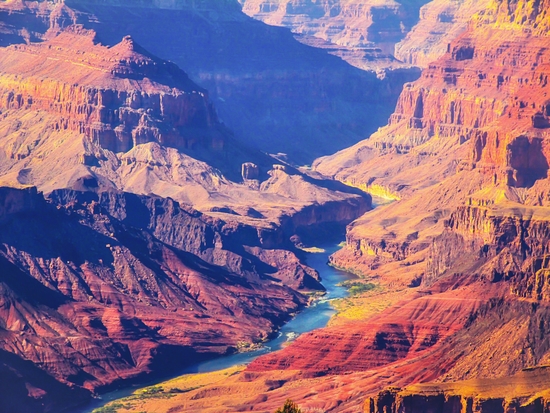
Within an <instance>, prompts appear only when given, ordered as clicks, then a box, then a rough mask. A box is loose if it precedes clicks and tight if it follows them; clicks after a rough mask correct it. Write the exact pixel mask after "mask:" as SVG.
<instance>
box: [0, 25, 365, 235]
mask: <svg viewBox="0 0 550 413" xmlns="http://www.w3.org/2000/svg"><path fill="white" fill-rule="evenodd" d="M95 36H96V34H95V33H94V32H91V31H87V30H83V29H81V28H78V27H76V26H75V27H74V28H71V29H69V30H67V31H65V32H62V33H61V34H60V35H59V36H56V37H54V38H53V39H51V40H48V41H45V42H42V43H33V44H30V45H14V46H10V47H8V48H6V49H5V50H4V52H3V53H2V56H1V57H0V78H1V80H2V85H1V86H0V95H1V96H2V99H1V102H2V103H1V104H0V108H1V109H2V110H3V114H2V116H3V122H2V127H1V128H0V138H1V139H0V148H1V149H2V154H1V155H0V156H2V164H1V166H0V175H1V181H2V182H3V183H4V184H5V185H9V186H25V185H35V186H37V187H38V188H39V189H40V190H42V191H45V192H51V191H53V190H55V189H59V188H75V189H88V190H96V189H97V188H117V189H119V190H125V191H130V192H134V193H140V194H149V193H155V194H158V195H161V196H165V197H166V196H170V197H172V198H174V199H175V200H177V201H181V202H185V203H187V204H191V205H193V206H194V207H196V208H199V209H201V210H203V211H210V212H212V213H213V214H217V215H225V216H228V215H229V218H231V219H232V220H236V221H240V222H245V223H248V224H250V225H253V226H260V227H264V228H269V227H271V226H273V225H284V222H285V220H286V218H285V217H288V216H294V215H297V214H298V215H299V214H300V213H301V212H302V211H303V212H305V213H307V212H306V211H304V209H305V208H307V207H310V206H312V205H313V204H315V205H319V206H320V208H321V209H324V211H325V213H324V215H325V216H326V220H328V221H336V222H343V221H345V220H349V219H352V218H354V215H355V216H356V214H357V213H358V212H359V213H360V212H361V211H364V210H365V208H368V199H366V198H364V197H362V196H360V195H357V194H353V193H352V192H353V191H350V190H349V189H347V188H345V187H344V186H343V185H341V186H339V187H338V186H337V185H336V186H335V185H334V184H331V185H332V187H331V188H327V187H326V186H327V183H324V182H322V181H316V180H315V179H312V178H309V177H307V176H304V175H302V174H301V173H299V172H298V171H296V170H294V169H293V168H290V167H289V168H287V167H285V166H283V165H277V166H275V167H274V166H273V163H274V162H276V160H275V159H273V158H270V157H268V156H266V155H264V154H262V153H259V152H257V151H254V150H249V149H247V148H246V147H243V146H242V145H241V144H239V143H237V142H236V141H235V140H234V138H233V137H232V135H231V133H230V132H229V131H228V130H227V129H226V128H225V127H224V126H223V125H222V124H221V123H220V122H219V121H218V120H217V117H216V114H215V111H214V109H213V108H212V105H211V103H210V101H209V100H208V96H207V94H206V92H205V91H204V90H203V89H201V88H199V87H198V86H197V85H195V84H194V83H193V82H191V81H190V80H189V79H188V77H187V75H186V74H185V73H184V72H182V71H181V70H180V69H178V68H177V67H176V66H175V65H174V64H172V63H168V62H166V61H163V60H160V59H158V58H155V57H154V56H152V55H149V54H148V53H147V52H146V51H145V50H143V49H142V48H141V47H140V46H139V45H137V44H136V43H135V42H134V41H133V40H132V39H131V38H130V37H125V38H124V39H123V40H122V42H120V43H119V44H117V45H116V46H114V47H111V48H107V47H105V46H101V45H99V44H97V43H96V37H95ZM46 158H47V160H48V162H44V160H45V159H46ZM243 165H245V166H248V168H249V170H245V168H244V167H243ZM272 168H275V169H273V170H271V169H272ZM241 174H243V175H244V176H242V175H241ZM341 201H344V202H343V203H341ZM339 204H342V208H340V207H339ZM355 208H357V210H358V211H357V212H356V211H354V209H355ZM314 223H315V222H309V224H314ZM296 226H297V225H296ZM291 229H292V228H291ZM291 235H293V233H290V234H288V236H289V237H290V236H291Z"/></svg>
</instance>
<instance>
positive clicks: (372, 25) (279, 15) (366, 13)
mask: <svg viewBox="0 0 550 413" xmlns="http://www.w3.org/2000/svg"><path fill="white" fill-rule="evenodd" d="M240 3H241V4H242V5H243V11H244V12H245V13H246V14H248V15H249V16H251V17H254V18H255V19H258V20H261V21H263V22H265V23H267V24H271V25H276V26H283V27H288V28H290V29H291V30H292V31H293V32H294V33H298V34H300V35H301V36H299V37H298V39H299V40H300V41H302V42H305V43H309V44H312V45H314V46H320V47H325V48H326V49H328V50H330V51H331V53H332V54H335V55H336V56H339V57H341V58H342V59H344V60H346V61H347V62H349V63H350V64H352V65H354V66H357V67H359V68H363V69H366V70H381V71H384V70H385V69H388V68H390V67H400V66H401V65H400V62H398V61H397V60H396V59H395V58H394V57H393V54H394V46H395V44H396V43H398V42H399V41H400V40H401V39H402V38H403V37H404V36H405V34H406V33H407V32H408V31H409V30H411V28H412V27H413V26H414V25H415V24H416V22H417V20H418V9H419V8H420V6H422V5H423V4H424V3H426V2H425V1H422V0H421V1H413V2H396V1H367V2H360V1H356V0H324V1H319V2H311V1H307V0H303V1H289V0H278V1H262V0H240ZM312 38H314V39H322V40H324V41H326V42H327V44H326V45H322V44H320V42H317V43H315V42H314V41H313V40H312Z"/></svg>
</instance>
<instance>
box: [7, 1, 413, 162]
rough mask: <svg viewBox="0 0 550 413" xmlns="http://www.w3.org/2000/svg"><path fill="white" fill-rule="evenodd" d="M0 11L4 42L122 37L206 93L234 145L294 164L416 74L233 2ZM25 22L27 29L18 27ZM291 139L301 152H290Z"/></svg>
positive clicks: (369, 121)
mask: <svg viewBox="0 0 550 413" xmlns="http://www.w3.org/2000/svg"><path fill="white" fill-rule="evenodd" d="M0 13H2V16H4V18H3V19H2V21H3V26H2V27H3V29H2V30H3V31H2V33H5V37H2V38H1V39H2V40H4V43H5V44H9V43H10V42H18V43H23V42H24V41H25V39H26V38H28V37H29V36H30V40H33V39H34V40H37V39H44V38H45V37H51V36H53V35H54V34H56V33H58V32H59V31H60V30H61V29H64V28H66V27H68V26H70V25H72V24H75V23H77V24H82V25H83V26H84V27H85V28H87V29H93V30H95V31H96V32H97V33H98V40H99V41H100V42H101V43H102V44H106V45H109V46H112V45H115V44H117V43H119V42H120V39H122V38H123V37H124V36H127V35H131V36H132V37H133V38H134V39H135V40H136V41H137V42H138V43H139V44H141V45H142V46H144V47H145V48H146V49H147V50H149V51H151V52H152V53H154V54H155V55H158V56H161V57H162V58H164V59H170V60H171V61H174V62H175V63H176V64H178V65H179V66H180V67H181V68H182V69H183V70H185V71H186V72H187V73H189V75H190V76H191V77H192V78H193V79H194V80H195V81H197V82H198V83H200V84H201V86H203V87H205V88H206V89H208V90H209V92H210V97H211V99H212V100H213V101H214V102H215V104H216V107H217V109H218V111H219V115H220V118H221V119H222V120H223V122H224V123H225V124H226V125H227V126H228V127H230V128H231V129H232V130H233V131H234V132H235V133H236V136H237V137H238V138H239V139H240V140H241V141H242V142H245V143H247V144H249V145H255V146H256V147H258V148H260V149H262V150H264V151H267V152H269V153H279V152H282V153H286V154H288V156H289V159H290V160H291V161H293V162H296V163H310V162H311V161H312V160H313V159H315V157H317V156H320V155H324V154H328V153H332V152H334V151H336V150H339V149H341V148H343V147H345V146H347V145H350V144H353V143H355V142H357V141H358V140H360V139H362V138H364V137H365V136H366V135H368V134H369V133H371V132H373V131H375V130H376V128H377V127H378V126H380V125H381V124H383V123H384V122H385V120H386V119H387V117H388V115H389V114H390V113H391V110H392V107H393V106H394V104H395V101H396V99H397V96H398V94H399V93H400V91H401V87H402V85H403V83H405V82H407V81H411V80H414V79H416V78H417V77H418V71H410V70H390V71H388V72H387V73H386V74H385V78H384V79H379V78H378V77H377V75H376V73H374V72H371V73H367V72H365V71H362V70H359V69H356V68H353V67H350V66H349V65H348V64H347V63H345V62H342V61H341V60H340V59H339V58H337V57H334V56H330V55H329V54H328V53H327V52H326V51H324V50H318V49H315V48H312V47H308V46H305V45H302V44H301V43H299V42H298V41H296V40H295V39H294V37H293V35H292V33H289V32H288V30H286V29H282V28H277V27H270V26H267V25H265V24H263V23H260V22H257V21H254V20H253V19H251V18H249V17H247V16H246V15H244V14H243V13H242V12H241V11H240V10H239V6H238V3H237V1H235V2H233V3H230V2H223V3H222V2H220V3H219V4H213V3H197V2H195V3H192V4H191V3H185V4H184V3H172V4H171V5H168V4H161V3H158V2H153V1H143V2H139V3H138V2H129V1H112V2H109V1H106V2H101V1H85V2H81V1H78V2H77V1H70V0H67V1H64V2H58V3H49V2H45V1H39V2H29V1H23V2H18V3H17V4H12V3H11V2H10V3H9V4H6V5H2V6H1V7H0ZM28 20H32V22H33V24H32V25H31V24H29V27H28V28H27V27H26V24H27V21H28ZM144 26H146V27H147V33H145V32H144V31H143V30H141V28H142V27H144ZM25 30H26V31H25ZM25 33H26V34H25ZM188 39H192V41H188ZM365 113H369V114H370V115H369V116H365ZM336 135H338V137H339V138H338V139H334V136H336ZM296 140H300V142H302V145H299V146H298V145H293V143H294V142H296Z"/></svg>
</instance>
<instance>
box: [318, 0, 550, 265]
mask: <svg viewBox="0 0 550 413" xmlns="http://www.w3.org/2000/svg"><path fill="white" fill-rule="evenodd" d="M497 6H498V4H493V5H492V8H493V9H494V10H495V11H491V9H489V10H488V11H487V12H486V13H480V14H479V15H477V17H475V18H474V21H473V22H472V24H471V29H470V31H468V32H466V33H465V34H464V35H462V36H461V37H460V38H458V39H457V40H456V41H455V42H453V43H452V44H451V45H450V46H449V52H448V53H447V54H446V55H445V56H444V57H443V58H441V59H440V60H438V61H437V62H435V63H433V64H431V65H430V67H429V68H428V69H427V70H426V71H425V72H424V74H423V76H422V78H421V79H420V80H419V81H417V82H415V83H413V84H410V85H408V86H407V87H406V88H405V89H404V91H403V93H402V95H401V97H400V100H399V103H398V105H397V108H396V112H395V113H394V114H393V115H392V116H391V118H390V122H389V125H388V126H387V127H385V128H383V129H381V130H380V131H379V132H377V133H376V134H374V135H373V136H372V137H371V138H370V139H369V140H367V141H364V142H361V143H359V144H357V145H356V146H354V147H352V148H350V149H348V150H345V151H342V152H341V153H339V154H336V155H334V156H333V157H328V158H323V159H321V160H320V161H319V162H318V164H317V165H316V168H317V169H318V170H319V171H321V172H323V173H325V174H327V175H332V176H335V177H336V178H337V179H340V180H342V181H345V182H348V183H351V184H353V185H356V186H358V187H361V188H363V189H364V190H367V191H370V192H371V193H374V194H378V195H382V196H387V197H389V198H393V199H401V201H399V202H396V203H394V204H392V205H391V206H388V207H386V208H380V209H377V210H376V211H375V212H374V213H373V214H368V215H365V216H364V217H363V218H361V220H359V221H357V222H356V223H354V224H353V226H352V228H350V230H349V231H348V248H347V252H348V253H351V252H352V251H355V252H353V255H349V256H348V258H346V256H345V254H342V255H341V259H342V262H345V261H348V260H349V262H352V261H353V260H355V258H356V257H359V258H360V259H363V258H364V260H363V261H364V264H365V265H366V267H365V268H373V267H372V265H375V266H376V265H378V264H377V262H382V263H383V262H388V261H393V260H395V259H397V260H398V261H402V262H406V261H403V260H405V258H406V257H407V256H411V257H412V256H413V255H414V254H415V253H416V252H418V251H419V250H424V251H427V247H428V246H429V245H430V241H429V239H430V237H433V236H435V235H437V234H438V233H440V232H441V231H442V230H443V219H444V218H447V217H448V216H449V214H450V212H451V211H452V208H454V207H458V206H460V205H464V204H465V203H466V202H468V203H470V204H472V205H479V206H488V207H491V205H493V204H499V203H503V204H504V205H508V204H507V203H510V204H509V205H510V206H512V205H513V204H516V206H518V207H519V206H520V205H521V204H524V205H529V206H535V205H540V206H547V202H548V201H547V199H548V198H547V195H546V194H547V192H548V180H547V172H546V171H547V165H548V161H547V159H548V149H547V143H546V142H547V139H548V138H547V132H546V130H545V125H546V124H545V122H546V121H545V119H546V116H547V115H546V114H545V110H546V109H545V108H546V101H547V99H548V98H547V97H546V96H545V94H546V92H545V88H546V87H547V86H546V84H547V83H546V80H545V79H546V78H547V76H548V72H549V66H548V62H546V61H545V59H544V57H543V56H544V50H546V48H547V47H548V37H547V36H546V35H543V34H540V35H539V34H536V33H531V32H529V31H528V30H526V27H529V26H528V25H527V23H524V24H523V26H521V25H515V24H514V23H508V22H506V23H502V20H503V19H504V18H503V17H501V16H502V14H503V13H504V12H503V11H502V10H500V9H499V10H498V13H497V12H496V10H497ZM518 7H519V6H518ZM542 10H544V9H539V11H540V12H541V13H542ZM504 14H506V13H504ZM506 19H507V20H508V19H510V18H509V17H507V18H506ZM513 19H517V20H518V21H521V20H522V19H523V17H514V16H513V15H512V20H513ZM513 21H514V20H513ZM527 21H529V20H527ZM531 24H532V27H533V28H539V27H540V24H539V23H537V22H535V21H534V20H533V22H532V23H531ZM541 33H542V32H541ZM503 39H506V40H503ZM504 205H503V206H504ZM411 210H412V211H415V213H414V214H413V216H411V215H410V214H406V212H405V211H411ZM407 215H409V216H407ZM361 257H363V258H361ZM373 260H374V261H373ZM415 261H416V262H417V261H418V257H416V259H415ZM369 263H370V264H369ZM360 266H361V263H359V264H358V268H359V267H360ZM421 271H422V270H421V269H419V272H421Z"/></svg>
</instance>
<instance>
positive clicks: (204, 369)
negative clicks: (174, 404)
mask: <svg viewBox="0 0 550 413" xmlns="http://www.w3.org/2000/svg"><path fill="white" fill-rule="evenodd" d="M339 248H340V247H339V246H338V245H328V246H326V245H322V246H320V247H319V248H318V249H315V251H316V252H307V253H306V256H305V263H306V264H307V265H308V266H310V267H312V268H314V269H315V270H317V271H318V272H319V274H320V276H321V278H322V283H323V286H324V287H325V288H326V294H325V295H324V296H322V297H320V298H319V299H317V300H315V301H314V302H313V303H312V304H311V305H310V306H308V307H306V308H305V309H304V310H303V311H301V312H299V313H298V314H297V315H296V316H295V317H294V318H292V319H291V320H290V321H289V322H288V323H287V324H285V325H284V326H283V327H282V328H281V329H280V331H279V333H278V335H277V337H276V338H274V339H273V340H271V341H269V342H267V343H266V344H265V345H264V346H262V347H261V348H259V349H257V350H254V351H248V352H242V353H236V354H231V355H228V356H223V357H218V358H216V359H212V360H208V361H205V362H201V363H197V364H195V365H192V366H189V367H187V368H185V369H183V370H182V371H181V372H180V373H179V374H177V375H175V376H172V377H166V378H165V379H164V380H160V379H158V380H156V381H154V382H148V383H141V385H139V386H138V385H134V386H131V387H126V388H124V389H120V390H116V391H113V392H109V393H106V394H104V395H102V396H101V399H97V400H95V401H94V402H93V403H92V404H90V405H88V406H86V407H85V408H83V409H80V410H77V411H75V412H73V413H92V412H94V413H98V412H101V413H104V412H109V413H111V412H118V411H119V409H120V411H121V412H124V413H126V412H129V411H133V409H132V410H129V409H128V408H127V407H129V406H128V403H130V401H129V400H128V398H132V400H133V401H134V402H135V401H139V402H141V401H143V400H152V399H158V398H166V397H168V396H169V395H171V394H176V393H165V391H164V390H165V389H164V387H166V385H165V384H162V385H160V384H159V383H163V382H166V381H167V380H168V381H169V380H173V379H174V377H176V378H178V377H180V376H182V375H190V374H197V373H208V372H220V371H225V370H227V369H232V368H234V367H236V366H244V365H246V364H248V363H250V362H251V361H253V360H254V359H256V358H257V357H259V356H261V355H263V354H267V353H270V352H273V351H277V350H280V349H282V348H283V347H285V346H286V345H288V344H289V343H291V342H292V341H293V340H295V339H296V338H297V337H299V336H300V335H301V334H303V333H306V332H309V331H312V330H315V329H318V328H322V327H325V326H326V325H327V324H328V322H329V321H330V319H331V318H332V317H333V316H334V315H335V314H336V310H335V309H334V308H333V306H331V304H330V301H331V300H334V299H339V298H345V297H347V296H348V289H347V287H346V286H345V285H344V282H345V281H348V280H353V279H356V278H357V277H356V276H355V275H353V274H350V273H347V272H345V271H341V270H338V269H336V268H333V267H331V266H329V265H328V261H329V259H328V258H329V256H330V255H331V254H333V253H334V252H336V251H337V250H338V249H339ZM214 377H217V376H216V375H214ZM200 380H203V379H202V378H201V379H200ZM158 386H161V387H163V391H162V392H158V391H156V390H155V387H158ZM191 387H193V386H191ZM139 388H142V389H143V388H149V389H153V390H151V391H152V393H148V394H145V395H143V394H141V395H138V396H137V397H132V395H133V393H134V392H136V391H138V389H139ZM174 388H179V387H174ZM186 389H187V387H184V389H183V390H186ZM180 390H182V389H180ZM186 391H190V390H186ZM170 397H173V396H170ZM170 397H168V398H170ZM121 404H122V406H121ZM117 406H118V407H117ZM123 406H126V407H125V408H123ZM136 411H139V410H136ZM142 411H143V410H142Z"/></svg>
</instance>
